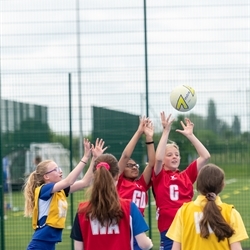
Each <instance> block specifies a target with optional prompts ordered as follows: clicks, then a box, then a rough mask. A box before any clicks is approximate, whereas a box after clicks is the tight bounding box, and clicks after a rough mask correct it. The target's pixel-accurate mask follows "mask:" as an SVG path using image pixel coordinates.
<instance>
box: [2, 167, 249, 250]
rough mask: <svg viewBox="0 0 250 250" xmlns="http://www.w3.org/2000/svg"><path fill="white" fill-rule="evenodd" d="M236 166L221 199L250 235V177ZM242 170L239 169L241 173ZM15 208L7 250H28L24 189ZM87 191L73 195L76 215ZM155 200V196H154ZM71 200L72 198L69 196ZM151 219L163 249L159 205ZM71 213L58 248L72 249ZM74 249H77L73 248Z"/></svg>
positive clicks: (154, 236) (155, 238) (15, 197)
mask: <svg viewBox="0 0 250 250" xmlns="http://www.w3.org/2000/svg"><path fill="white" fill-rule="evenodd" d="M234 173H235V169H234V171H232V173H228V175H227V182H226V187H225V189H224V190H223V192H222V193H221V195H220V196H221V198H222V200H223V201H224V202H226V203H230V204H234V205H235V208H236V209H237V210H238V211H239V212H240V213H241V215H242V217H243V220H244V223H245V226H246V228H247V232H248V234H250V212H249V208H250V204H249V203H250V201H249V197H250V180H249V178H247V176H244V175H243V176H242V175H239V176H235V174H234ZM238 173H239V172H238ZM12 195H13V208H14V209H13V210H12V211H7V216H8V219H7V220H5V221H4V222H5V232H4V234H5V250H13V249H15V250H19V249H20V250H21V249H26V246H27V244H28V243H29V241H30V239H31V237H32V233H33V230H32V227H31V219H28V218H24V217H23V211H22V210H23V206H24V199H23V195H22V193H20V192H14V193H13V194H12ZM83 195H84V194H83V192H77V193H75V194H74V195H73V204H74V207H73V211H72V213H73V215H75V211H76V208H77V204H78V202H79V201H81V200H82V199H83ZM151 201H152V203H153V201H154V200H153V198H151ZM68 202H69V203H70V198H68ZM151 211H152V213H151V218H152V220H151V221H152V228H151V234H152V240H153V243H154V248H153V249H159V233H158V230H157V226H156V221H155V206H154V205H153V204H151ZM145 218H146V220H147V221H148V218H149V215H148V209H147V211H146V215H145ZM70 221H71V212H70V209H69V211H68V216H67V223H66V229H65V230H64V232H63V242H61V243H59V244H58V246H57V250H69V249H71V244H72V242H71V239H70V237H69V234H70V225H71V222H70ZM242 246H243V247H244V248H245V249H248V248H249V249H250V240H246V241H244V242H242ZM72 249H73V248H72Z"/></svg>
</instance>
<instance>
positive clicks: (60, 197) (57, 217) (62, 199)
mask: <svg viewBox="0 0 250 250" xmlns="http://www.w3.org/2000/svg"><path fill="white" fill-rule="evenodd" d="M42 186H43V185H42ZM42 186H40V187H37V188H36V189H35V206H34V210H33V217H32V227H33V229H34V230H35V229H37V228H38V226H37V223H38V214H39V194H40V191H41V188H42ZM67 208H68V203H67V200H66V195H65V192H64V190H61V191H58V192H55V193H54V194H53V195H52V197H51V201H50V206H49V211H48V214H45V216H47V219H46V222H45V224H46V225H48V226H51V227H54V228H61V229H62V228H64V227H65V221H66V215H67ZM40 226H44V225H40Z"/></svg>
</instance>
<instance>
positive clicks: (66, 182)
mask: <svg viewBox="0 0 250 250" xmlns="http://www.w3.org/2000/svg"><path fill="white" fill-rule="evenodd" d="M83 144H84V148H85V147H86V145H89V147H88V150H86V149H85V152H84V156H83V158H82V159H81V161H80V162H79V163H78V164H77V166H76V167H75V168H74V169H73V170H72V171H71V172H70V173H69V174H68V176H67V177H66V178H65V179H62V180H61V181H59V182H57V183H55V185H54V187H53V190H52V192H53V193H54V192H57V191H60V190H62V189H64V188H67V187H69V186H71V185H73V183H74V182H75V181H76V180H77V178H78V176H79V175H80V174H81V172H82V170H83V168H84V167H85V166H86V165H87V163H88V160H89V158H90V156H91V150H90V142H89V140H88V139H85V138H84V142H83Z"/></svg>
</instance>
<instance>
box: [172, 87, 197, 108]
mask: <svg viewBox="0 0 250 250" xmlns="http://www.w3.org/2000/svg"><path fill="white" fill-rule="evenodd" d="M196 101H197V96H196V92H195V90H194V89H193V88H192V87H190V86H187V85H179V86H177V87H175V88H174V89H173V90H172V92H171V93H170V103H171V105H172V106H173V107H174V108H175V109H176V110H177V111H180V112H187V111H190V110H191V109H192V108H193V107H194V106H195V104H196Z"/></svg>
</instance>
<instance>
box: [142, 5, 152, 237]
mask: <svg viewBox="0 0 250 250" xmlns="http://www.w3.org/2000/svg"><path fill="white" fill-rule="evenodd" d="M143 1H144V51H145V92H146V115H147V117H148V116H149V104H148V47H147V43H148V42H147V3H146V0H143ZM148 214H149V216H148V225H149V237H150V238H152V219H151V217H152V216H151V192H150V189H149V190H148Z"/></svg>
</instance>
